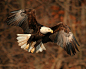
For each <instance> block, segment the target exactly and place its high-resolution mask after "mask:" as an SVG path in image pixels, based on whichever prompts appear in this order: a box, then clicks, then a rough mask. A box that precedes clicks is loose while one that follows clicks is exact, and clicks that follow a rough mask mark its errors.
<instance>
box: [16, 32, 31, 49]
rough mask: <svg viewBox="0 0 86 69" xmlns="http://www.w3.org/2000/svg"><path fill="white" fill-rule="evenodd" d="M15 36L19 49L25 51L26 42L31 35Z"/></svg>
mask: <svg viewBox="0 0 86 69" xmlns="http://www.w3.org/2000/svg"><path fill="white" fill-rule="evenodd" d="M17 36H18V37H17V40H18V41H17V42H18V45H19V46H21V48H23V49H25V48H26V46H27V41H28V40H29V38H30V37H31V34H17Z"/></svg>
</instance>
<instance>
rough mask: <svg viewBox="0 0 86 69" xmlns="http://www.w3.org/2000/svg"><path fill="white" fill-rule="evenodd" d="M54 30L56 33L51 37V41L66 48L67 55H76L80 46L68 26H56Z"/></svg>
mask: <svg viewBox="0 0 86 69" xmlns="http://www.w3.org/2000/svg"><path fill="white" fill-rule="evenodd" d="M52 29H53V31H54V33H53V34H51V35H50V39H51V40H52V41H53V42H55V43H57V45H59V46H61V47H62V48H64V50H66V51H67V53H68V54H70V55H71V52H72V53H73V54H75V53H76V50H77V51H79V50H78V47H77V45H78V46H79V44H78V42H77V41H76V39H75V37H74V35H73V33H72V32H71V31H70V29H69V27H68V26H67V25H63V23H58V24H57V25H56V26H54V27H52ZM52 37H53V38H52ZM75 49H76V50H75Z"/></svg>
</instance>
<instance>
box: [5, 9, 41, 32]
mask: <svg viewBox="0 0 86 69" xmlns="http://www.w3.org/2000/svg"><path fill="white" fill-rule="evenodd" d="M11 13H13V15H11V16H9V17H8V18H7V20H6V22H7V24H8V25H10V26H19V27H21V28H22V29H23V31H24V33H31V31H35V33H36V32H37V31H38V28H39V27H40V26H42V25H41V24H39V23H38V22H37V20H36V16H35V10H34V9H25V10H24V9H23V10H18V11H13V12H11ZM31 29H32V30H31Z"/></svg>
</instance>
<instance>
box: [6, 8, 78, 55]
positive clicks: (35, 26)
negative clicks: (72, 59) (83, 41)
mask: <svg viewBox="0 0 86 69" xmlns="http://www.w3.org/2000/svg"><path fill="white" fill-rule="evenodd" d="M11 13H13V14H12V15H11V16H9V17H8V18H7V20H6V22H7V24H8V25H11V26H19V27H21V28H22V29H23V31H24V34H17V36H18V37H17V40H18V45H19V46H21V48H23V49H24V50H26V51H28V52H31V53H38V52H42V51H43V50H46V48H45V46H44V43H47V42H54V43H57V45H59V46H61V47H62V48H64V50H65V51H66V52H67V53H68V54H70V55H71V52H72V53H73V54H75V53H76V50H77V51H79V50H78V47H77V46H80V45H79V44H78V42H77V40H76V39H75V37H74V35H73V33H72V32H71V31H70V29H69V27H68V26H67V25H64V24H63V23H62V22H60V23H57V25H56V26H54V27H46V26H43V25H41V24H39V23H38V22H37V20H36V15H35V10H34V9H23V10H18V11H13V12H11Z"/></svg>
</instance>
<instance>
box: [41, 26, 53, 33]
mask: <svg viewBox="0 0 86 69" xmlns="http://www.w3.org/2000/svg"><path fill="white" fill-rule="evenodd" d="M40 32H41V33H42V34H47V33H49V32H50V33H53V30H52V29H51V28H49V27H45V26H43V27H41V29H40Z"/></svg>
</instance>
